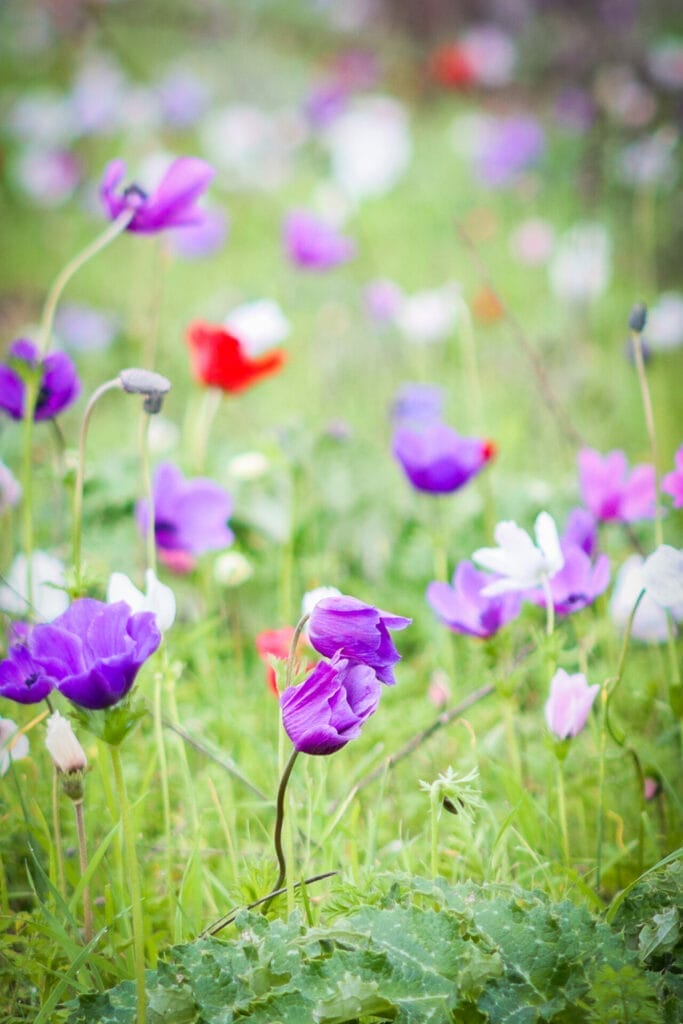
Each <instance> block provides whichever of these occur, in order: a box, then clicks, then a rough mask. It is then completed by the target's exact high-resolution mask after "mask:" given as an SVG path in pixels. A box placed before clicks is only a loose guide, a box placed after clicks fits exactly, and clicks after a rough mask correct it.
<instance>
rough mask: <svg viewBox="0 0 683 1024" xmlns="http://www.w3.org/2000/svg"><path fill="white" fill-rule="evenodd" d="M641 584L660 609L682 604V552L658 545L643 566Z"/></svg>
mask: <svg viewBox="0 0 683 1024" xmlns="http://www.w3.org/2000/svg"><path fill="white" fill-rule="evenodd" d="M643 583H644V585H645V587H646V588H647V592H648V594H649V595H650V597H652V598H653V600H655V601H656V602H657V604H659V605H661V606H662V608H675V607H676V606H677V605H681V604H683V550H680V551H679V550H677V549H676V548H673V547H671V546H670V545H669V544H660V546H659V547H658V548H657V550H656V551H655V552H654V553H653V554H651V555H650V557H649V558H648V559H646V561H645V564H644V565H643Z"/></svg>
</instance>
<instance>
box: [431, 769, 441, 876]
mask: <svg viewBox="0 0 683 1024" xmlns="http://www.w3.org/2000/svg"><path fill="white" fill-rule="evenodd" d="M440 796H441V793H440V789H439V784H438V783H434V784H433V785H432V787H431V791H430V794H429V820H430V825H431V829H430V834H431V842H430V857H429V865H430V871H431V876H432V878H436V877H437V875H438V874H439V809H440V806H441V805H440Z"/></svg>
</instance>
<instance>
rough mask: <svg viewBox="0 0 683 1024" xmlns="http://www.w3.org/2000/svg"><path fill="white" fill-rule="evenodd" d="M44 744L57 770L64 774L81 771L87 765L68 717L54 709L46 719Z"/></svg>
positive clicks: (83, 752)
mask: <svg viewBox="0 0 683 1024" xmlns="http://www.w3.org/2000/svg"><path fill="white" fill-rule="evenodd" d="M45 746H46V747H47V750H48V753H49V755H50V757H51V758H52V760H53V761H54V764H55V767H56V768H57V770H58V771H60V772H62V773H63V774H65V775H70V774H72V773H74V772H83V771H85V769H86V768H87V766H88V759H87V757H86V756H85V751H84V750H83V747H82V746H81V745H80V743H79V742H78V740H77V739H76V735H75V733H74V731H73V729H72V727H71V722H70V721H69V719H68V718H64V716H63V715H60V713H59V711H55V712H54V713H53V714H52V715H50V717H49V718H48V720H47V734H46V736H45Z"/></svg>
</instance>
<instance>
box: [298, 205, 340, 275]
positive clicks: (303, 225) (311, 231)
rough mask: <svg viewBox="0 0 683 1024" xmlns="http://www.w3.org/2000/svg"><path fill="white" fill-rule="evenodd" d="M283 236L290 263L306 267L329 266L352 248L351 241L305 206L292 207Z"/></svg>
mask: <svg viewBox="0 0 683 1024" xmlns="http://www.w3.org/2000/svg"><path fill="white" fill-rule="evenodd" d="M283 240H284V245H285V249H286V251H287V255H288V256H289V258H290V260H291V261H292V263H296V265H297V266H299V267H302V268H304V269H306V270H330V269H331V268H332V267H336V266H338V265H339V264H340V263H346V262H347V261H348V260H350V259H351V258H352V257H353V256H354V255H355V252H356V245H355V242H353V241H352V240H351V239H350V238H345V237H344V236H343V235H340V234H339V233H338V232H337V231H336V230H335V229H334V228H333V227H331V226H330V225H329V224H326V223H325V222H324V221H322V220H319V218H318V217H315V216H314V215H313V214H312V213H308V212H307V211H306V210H293V211H292V213H290V214H289V215H288V216H287V217H286V219H285V223H284V229H283Z"/></svg>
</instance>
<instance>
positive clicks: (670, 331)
mask: <svg viewBox="0 0 683 1024" xmlns="http://www.w3.org/2000/svg"><path fill="white" fill-rule="evenodd" d="M647 344H648V347H649V348H650V349H651V350H652V351H654V352H667V351H671V350H672V349H676V348H680V347H681V345H683V294H681V292H664V293H663V294H662V295H660V296H659V298H658V299H657V301H656V302H655V303H654V304H653V305H652V306H651V307H650V310H649V312H648V318H647Z"/></svg>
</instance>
